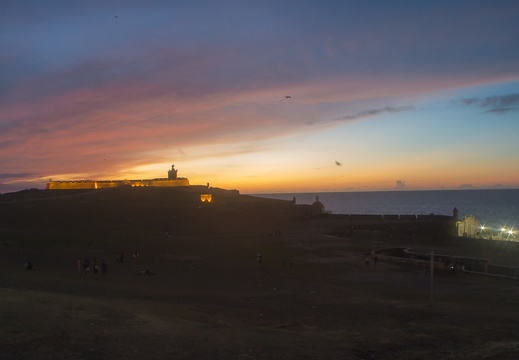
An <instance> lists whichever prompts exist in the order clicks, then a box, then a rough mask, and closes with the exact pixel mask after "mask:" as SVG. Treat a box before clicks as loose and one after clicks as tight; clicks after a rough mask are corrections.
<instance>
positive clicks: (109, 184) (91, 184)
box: [46, 165, 189, 190]
mask: <svg viewBox="0 0 519 360" xmlns="http://www.w3.org/2000/svg"><path fill="white" fill-rule="evenodd" d="M177 172H178V170H177V169H175V165H172V166H171V170H168V177H167V178H157V179H149V180H63V181H53V180H49V182H48V184H47V187H46V188H47V190H63V189H65V190H77V189H108V188H116V187H121V186H131V187H137V186H154V187H177V186H189V180H188V179H187V178H182V177H178V176H177Z"/></svg>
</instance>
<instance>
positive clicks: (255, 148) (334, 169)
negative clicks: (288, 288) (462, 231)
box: [0, 0, 519, 193]
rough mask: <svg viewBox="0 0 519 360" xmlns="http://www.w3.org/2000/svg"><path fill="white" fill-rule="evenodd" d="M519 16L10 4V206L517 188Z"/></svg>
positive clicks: (434, 9)
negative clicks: (68, 196)
mask: <svg viewBox="0 0 519 360" xmlns="http://www.w3.org/2000/svg"><path fill="white" fill-rule="evenodd" d="M518 19H519V1H515V0H510V1H504V0H503V1H501V0H494V1H477V0H467V1H456V0H448V1H438V0H437V1H411V0H410V1H397V0H395V1H360V0H359V1H326V0H319V1H303V0H301V1H283V0H278V1H268V0H262V1H122V0H121V1H111V0H104V1H95V0H94V1H92V0H90V1H69V0H67V1H65V0H63V1H53V0H46V1H39V0H35V1H29V0H24V1H18V0H13V1H10V0H3V1H2V2H1V5H0V192H10V191H18V190H22V189H25V188H32V187H37V188H44V187H45V184H46V183H47V182H48V180H49V179H53V180H75V179H92V180H107V179H149V178H160V177H166V176H167V170H168V169H170V168H171V165H172V164H174V165H175V167H176V168H177V169H178V170H179V172H178V175H179V176H183V177H187V178H189V181H190V183H191V184H206V183H210V185H211V186H215V187H220V188H226V189H238V190H240V192H242V193H269V192H271V193H272V192H303V191H309V192H312V191H314V192H315V191H319V192H322V191H369V190H395V189H398V190H421V189H458V188H494V187H510V188H519V139H518V137H519V21H518Z"/></svg>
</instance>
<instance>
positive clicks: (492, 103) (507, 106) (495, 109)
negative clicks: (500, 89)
mask: <svg viewBox="0 0 519 360" xmlns="http://www.w3.org/2000/svg"><path fill="white" fill-rule="evenodd" d="M460 102H461V103H462V104H463V105H466V106H476V107H479V108H483V109H487V110H486V111H485V113H490V114H505V113H508V112H511V111H518V110H519V93H514V94H507V95H496V96H487V97H484V98H467V99H461V100H460ZM489 108H490V109H489Z"/></svg>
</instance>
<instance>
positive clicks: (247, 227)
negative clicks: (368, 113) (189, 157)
mask: <svg viewBox="0 0 519 360" xmlns="http://www.w3.org/2000/svg"><path fill="white" fill-rule="evenodd" d="M198 196H199V194H197V193H196V191H189V190H185V189H184V190H182V189H151V188H146V189H131V188H130V189H113V190H106V191H96V192H85V191H82V192H70V191H49V192H45V191H27V192H21V193H15V194H4V195H2V196H0V316H1V322H0V359H516V358H518V357H519V312H518V311H517V307H518V296H519V287H518V285H519V284H518V283H517V282H516V281H514V280H507V279H495V278H487V277H481V276H475V275H471V274H467V273H460V274H453V273H448V272H441V271H437V272H436V273H435V277H434V286H433V297H432V302H431V291H430V274H429V271H428V270H427V269H424V268H415V267H409V266H400V265H395V264H391V263H383V262H380V261H379V262H378V264H377V266H376V267H375V266H374V264H373V263H371V266H370V267H369V268H368V267H366V266H365V263H364V260H365V253H366V252H367V251H370V250H371V249H373V248H374V247H391V246H411V247H416V248H422V249H424V251H430V250H434V251H440V250H441V252H447V251H452V252H453V253H454V252H455V253H458V254H459V253H463V252H464V251H466V252H468V253H471V255H473V253H475V252H477V251H475V250H478V249H473V248H464V246H461V245H460V244H452V246H449V242H448V241H442V242H441V243H442V245H441V247H438V248H436V247H435V244H432V243H422V242H419V241H418V242H417V243H415V244H413V243H409V239H406V240H402V239H395V238H392V239H391V240H389V238H388V237H387V236H386V234H384V233H381V232H376V231H368V230H358V231H355V232H354V233H353V235H352V236H350V237H348V238H341V237H336V236H330V235H329V234H330V233H332V231H331V229H330V227H329V226H330V224H329V222H326V223H323V222H320V221H316V220H313V221H310V220H308V221H299V220H296V219H295V218H294V216H293V215H292V213H291V211H290V203H287V202H280V201H276V200H267V199H258V198H253V197H248V196H241V195H237V194H235V193H232V192H226V191H224V190H218V191H216V190H215V194H214V195H213V198H214V203H212V204H202V203H200V201H199V197H198ZM339 225H341V224H339ZM166 232H168V234H169V236H166ZM493 249H495V248H493ZM480 250H481V251H479V252H480V253H481V252H483V253H487V254H488V253H489V250H488V249H487V248H485V249H480ZM121 252H124V255H125V256H124V261H123V262H122V263H121V262H119V261H117V259H116V254H120V253H121ZM135 252H138V253H139V256H137V257H133V256H132V254H134V253H135ZM493 252H494V254H493V255H496V254H495V250H493ZM258 253H261V254H262V256H263V262H262V263H261V264H258V263H257V261H256V257H257V254H258ZM480 253H479V254H477V255H481V254H480ZM501 255H502V256H503V257H505V258H506V257H507V256H508V257H509V258H513V252H510V251H504V252H503V254H501ZM84 258H89V259H90V261H92V260H93V259H97V260H98V261H100V260H101V259H105V260H106V261H107V263H108V273H107V274H106V276H102V275H100V274H99V275H93V274H91V273H90V274H88V275H86V274H80V273H79V272H78V270H77V268H76V262H77V260H78V259H84ZM28 260H30V261H31V262H32V263H33V264H34V266H35V268H36V270H32V271H27V270H25V268H24V263H25V262H26V261H28ZM510 261H513V259H512V260H510ZM146 269H148V270H149V271H151V272H152V273H153V274H154V275H151V276H148V275H137V274H138V272H139V271H142V270H146Z"/></svg>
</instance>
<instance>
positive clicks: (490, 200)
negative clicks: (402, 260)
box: [255, 189, 519, 227]
mask: <svg viewBox="0 0 519 360" xmlns="http://www.w3.org/2000/svg"><path fill="white" fill-rule="evenodd" d="M255 196H260V197H266V198H273V199H282V200H292V199H293V198H294V197H295V198H296V204H312V203H313V202H314V201H315V199H316V196H319V201H320V202H322V203H323V205H324V207H325V210H326V211H331V212H332V213H333V214H377V215H378V214H388V215H389V214H392V215H428V214H435V215H452V211H453V209H454V208H457V209H458V214H459V218H460V219H461V217H463V216H464V215H473V216H474V217H475V218H476V219H478V220H479V221H480V222H481V223H483V224H487V225H490V224H491V225H495V226H505V225H506V226H508V227H511V226H516V227H519V189H492V190H435V191H375V192H323V193H283V194H256V195H255Z"/></svg>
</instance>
